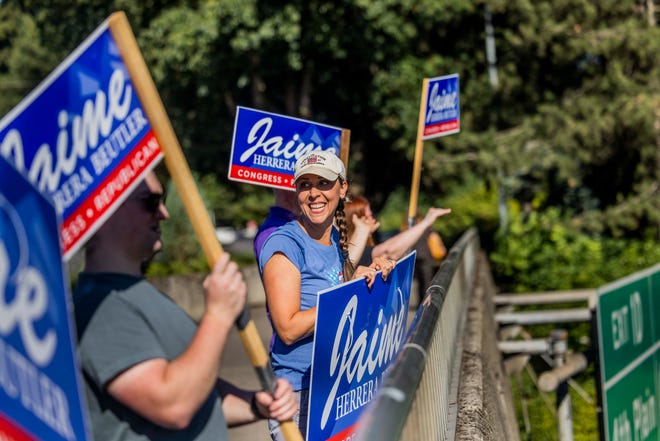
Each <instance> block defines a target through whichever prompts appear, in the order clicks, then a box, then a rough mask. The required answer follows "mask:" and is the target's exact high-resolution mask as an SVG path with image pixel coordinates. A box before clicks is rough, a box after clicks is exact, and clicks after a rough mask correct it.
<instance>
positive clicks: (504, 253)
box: [489, 208, 660, 292]
mask: <svg viewBox="0 0 660 441" xmlns="http://www.w3.org/2000/svg"><path fill="white" fill-rule="evenodd" d="M567 224H568V223H567V222H566V221H565V220H564V219H562V218H561V215H560V213H559V210H557V209H554V208H551V209H548V210H545V211H543V212H537V211H530V212H529V213H520V212H514V214H513V215H512V216H511V222H510V224H509V228H508V230H507V231H506V232H504V233H500V234H499V235H498V237H497V239H496V249H495V251H493V252H492V253H491V254H490V256H489V257H490V260H491V262H492V267H493V271H494V272H495V273H496V274H498V275H499V281H500V286H501V287H502V288H503V289H504V290H507V291H512V292H529V291H546V290H562V289H576V288H595V287H598V286H601V285H604V284H606V283H608V282H611V281H613V280H615V279H617V278H621V277H624V276H626V275H628V274H631V273H633V272H636V271H639V270H641V269H644V268H648V267H650V266H652V265H654V264H655V263H657V262H660V248H658V246H657V241H655V240H620V239H611V238H604V237H600V236H592V235H588V234H585V233H583V232H580V231H579V230H577V229H575V228H571V227H570V226H567Z"/></svg>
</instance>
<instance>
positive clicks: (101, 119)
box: [0, 69, 132, 214]
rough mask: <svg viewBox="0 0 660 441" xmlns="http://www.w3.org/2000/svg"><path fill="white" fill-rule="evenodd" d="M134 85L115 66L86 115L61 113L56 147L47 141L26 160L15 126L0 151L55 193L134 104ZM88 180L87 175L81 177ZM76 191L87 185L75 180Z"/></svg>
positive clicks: (63, 200)
mask: <svg viewBox="0 0 660 441" xmlns="http://www.w3.org/2000/svg"><path fill="white" fill-rule="evenodd" d="M131 99H132V88H131V85H130V83H128V82H127V80H126V77H125V76H124V72H123V71H122V70H121V69H115V71H114V72H113V73H112V75H111V76H110V81H109V83H108V90H107V94H106V91H103V90H99V91H97V92H96V95H95V98H94V99H88V100H86V101H85V103H84V104H83V109H82V115H75V114H74V115H72V116H73V117H72V118H70V116H69V113H68V111H67V110H66V109H62V110H60V111H59V113H58V117H57V125H58V127H59V133H58V135H57V141H56V145H55V151H54V152H53V151H52V150H51V146H50V145H48V144H47V143H43V144H42V145H41V146H39V148H38V149H37V152H36V154H35V155H34V158H33V159H32V163H31V164H26V163H25V151H24V148H23V139H22V137H21V133H20V132H19V131H18V130H16V129H11V130H9V131H8V132H7V134H6V136H5V137H4V139H3V140H2V143H0V154H1V155H2V156H4V157H5V158H6V159H7V160H8V161H9V162H12V163H13V164H14V165H15V167H16V168H17V169H18V170H19V171H21V172H24V171H26V169H27V173H26V175H27V177H28V179H29V181H30V182H32V184H34V185H35V186H36V187H37V188H39V190H41V191H47V192H48V193H53V192H54V191H55V190H57V189H58V188H60V181H61V179H62V176H65V177H69V176H70V175H71V174H72V173H73V172H74V170H76V168H77V166H78V161H79V160H84V159H85V158H87V155H88V151H89V150H90V149H92V150H93V149H96V148H97V147H98V145H99V138H100V137H103V138H105V137H107V136H108V134H109V133H110V130H111V129H112V124H113V122H114V121H115V120H117V121H123V120H124V119H125V118H126V116H127V115H128V111H129V109H130V106H131ZM80 181H81V182H83V183H84V182H85V179H84V177H83V179H81V180H80ZM72 185H74V187H73V189H74V190H75V191H83V190H84V188H85V187H84V186H82V185H81V186H78V185H77V181H76V182H75V183H72ZM72 201H73V198H70V199H69V198H60V203H64V204H67V203H68V204H70V203H72ZM67 207H68V205H65V206H61V205H60V204H58V205H57V207H56V208H57V210H58V213H60V214H61V213H62V212H63V211H64V209H66V208H67Z"/></svg>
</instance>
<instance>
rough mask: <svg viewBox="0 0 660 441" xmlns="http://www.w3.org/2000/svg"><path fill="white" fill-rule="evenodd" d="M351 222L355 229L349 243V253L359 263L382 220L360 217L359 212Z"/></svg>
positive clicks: (352, 259) (355, 262)
mask: <svg viewBox="0 0 660 441" xmlns="http://www.w3.org/2000/svg"><path fill="white" fill-rule="evenodd" d="M351 222H352V223H353V226H354V230H353V234H351V237H350V239H349V243H348V255H349V256H350V258H351V261H353V263H354V264H355V265H357V264H358V262H359V261H360V259H361V258H362V254H364V250H365V248H366V246H367V241H368V240H369V238H370V237H371V235H372V234H373V233H374V232H375V231H376V230H377V229H378V227H380V222H378V221H377V220H376V219H374V218H373V217H368V216H362V217H359V216H358V215H357V214H354V215H353V218H352V219H351Z"/></svg>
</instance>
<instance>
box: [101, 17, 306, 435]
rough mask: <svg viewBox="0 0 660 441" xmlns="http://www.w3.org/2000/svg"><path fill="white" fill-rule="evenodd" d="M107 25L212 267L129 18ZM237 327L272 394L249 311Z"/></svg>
mask: <svg viewBox="0 0 660 441" xmlns="http://www.w3.org/2000/svg"><path fill="white" fill-rule="evenodd" d="M108 21H109V28H110V32H111V33H112V36H113V37H114V39H115V42H116V43H117V47H118V49H119V52H120V53H121V56H122V58H123V60H124V64H125V65H126V68H127V69H128V72H129V74H130V77H131V80H132V82H133V85H134V86H135V91H136V92H137V94H138V96H139V98H140V101H141V102H142V106H143V109H144V111H145V113H146V114H147V118H148V119H149V122H150V123H151V126H152V128H153V130H154V133H155V135H156V138H157V139H158V142H159V144H160V146H161V148H162V150H163V153H164V156H165V165H166V166H167V169H168V171H169V173H170V176H171V177H172V180H173V181H174V185H176V188H177V191H178V193H179V195H180V196H181V200H182V202H183V205H184V207H185V209H186V213H188V217H189V218H190V222H191V223H192V226H193V229H194V230H195V234H196V235H197V238H198V239H199V242H200V244H201V246H202V250H203V251H204V256H205V257H206V260H207V262H208V264H209V266H213V265H214V264H215V262H216V261H217V260H218V258H220V256H221V255H222V253H223V250H222V246H221V245H220V242H219V241H218V239H217V237H216V235H215V229H214V228H213V224H212V222H211V218H210V217H209V214H208V212H207V211H206V208H205V207H204V203H203V201H202V198H201V196H200V194H199V191H198V190H197V185H196V184H195V181H194V179H193V177H192V173H191V172H190V168H189V167H188V163H187V161H186V158H185V156H184V155H183V151H182V150H181V146H180V145H179V141H178V139H177V137H176V135H175V133H174V129H173V128H172V124H171V123H170V120H169V117H168V116H167V112H166V111H165V106H164V105H163V102H162V100H161V99H160V95H159V94H158V91H157V90H156V85H155V84H154V81H153V78H151V74H150V73H149V69H148V68H147V65H146V63H145V62H144V59H143V58H142V54H141V52H140V49H139V47H138V44H137V40H136V39H135V36H134V35H133V31H132V30H131V27H130V24H129V23H128V19H127V18H126V14H125V13H124V12H123V11H120V12H115V13H114V14H112V15H111V16H110V18H109V20H108ZM236 326H237V328H238V331H239V334H240V337H241V341H242V342H243V346H245V349H246V351H247V353H248V357H249V358H250V362H251V363H252V366H254V368H255V370H256V371H257V376H258V377H259V380H260V382H261V386H262V387H263V388H264V389H265V390H269V391H271V393H272V392H273V391H274V389H275V375H274V373H273V370H272V367H271V365H270V360H269V357H268V353H267V352H266V349H265V348H264V345H263V343H262V341H261V338H260V337H259V333H258V332H257V328H256V326H255V324H254V321H253V320H252V319H251V317H250V314H249V312H248V310H247V309H246V308H244V309H243V311H242V313H241V315H240V316H239V318H238V319H237V320H236ZM281 428H282V433H283V435H284V437H285V439H287V440H288V441H294V440H302V436H301V434H300V431H299V430H298V427H297V426H296V425H295V423H293V421H286V422H283V423H282V425H281Z"/></svg>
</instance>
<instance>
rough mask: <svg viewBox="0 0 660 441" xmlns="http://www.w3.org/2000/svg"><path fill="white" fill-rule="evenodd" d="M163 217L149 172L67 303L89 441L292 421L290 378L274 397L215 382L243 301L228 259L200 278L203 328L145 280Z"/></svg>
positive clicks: (94, 243)
mask: <svg viewBox="0 0 660 441" xmlns="http://www.w3.org/2000/svg"><path fill="white" fill-rule="evenodd" d="M168 217H169V214H168V212H167V209H166V208H165V205H164V200H163V187H162V185H161V183H160V182H159V180H158V178H157V176H156V175H155V174H154V173H153V172H150V173H149V174H147V176H146V177H145V179H144V180H143V181H142V182H141V183H140V184H139V185H138V187H137V188H136V189H135V191H134V192H133V193H132V194H131V195H130V196H128V198H127V199H126V200H125V201H124V203H123V204H122V205H121V206H120V207H119V208H118V209H117V211H116V212H115V213H114V214H113V215H112V216H111V217H110V218H109V219H108V220H107V221H106V222H105V223H104V224H103V226H102V227H101V228H100V229H99V230H98V231H97V232H96V234H95V235H94V236H93V237H92V239H91V240H90V241H89V242H88V244H87V246H86V248H85V259H86V261H85V268H84V270H83V272H82V273H81V274H80V276H79V279H78V283H77V286H76V289H75V290H74V293H73V300H74V311H75V318H76V326H77V331H78V339H79V340H78V354H79V359H80V364H81V369H82V372H83V377H84V384H85V392H86V396H87V400H86V401H87V404H88V407H89V412H88V415H89V416H90V423H91V432H92V434H93V436H94V439H95V440H96V441H103V440H138V439H140V440H143V439H150V440H159V441H162V440H229V434H228V431H227V425H240V424H245V423H250V422H253V421H256V420H258V419H262V418H274V419H277V420H279V421H284V420H290V419H291V418H292V417H293V415H294V414H295V413H296V411H297V404H296V400H295V395H294V393H293V391H292V388H291V385H290V383H288V382H287V381H286V380H278V381H277V387H276V390H275V392H274V394H273V395H272V396H271V395H270V394H269V393H267V392H265V391H249V390H243V389H239V388H237V387H235V386H233V385H231V384H230V383H227V382H225V381H223V380H221V379H219V378H218V370H219V367H220V363H221V360H222V351H223V349H224V347H225V344H226V342H227V337H228V335H229V331H230V330H231V328H232V327H233V325H234V323H235V320H236V318H237V316H238V315H239V313H240V312H241V311H242V309H243V307H244V304H245V300H246V285H245V282H244V280H243V277H242V275H241V273H240V271H239V269H238V266H237V265H236V264H235V263H234V262H232V261H230V256H229V255H228V254H227V253H224V254H222V256H221V257H220V258H219V259H218V261H217V262H216V263H215V265H213V268H212V269H211V272H210V274H208V276H207V277H206V279H205V280H204V283H203V286H204V291H205V301H206V306H205V311H204V314H203V316H202V318H201V320H200V322H199V324H196V323H195V322H194V321H193V320H192V319H191V318H190V317H189V316H188V315H187V314H186V313H185V312H184V311H183V310H182V309H181V308H180V307H179V306H178V305H176V303H174V301H172V300H171V299H170V298H169V297H167V296H166V295H164V294H163V293H161V292H160V291H158V290H157V289H156V288H155V287H154V286H153V285H151V284H150V283H149V282H148V281H147V280H146V279H145V278H144V277H143V275H142V268H143V263H144V262H145V261H149V260H150V259H151V258H152V257H153V256H154V254H155V253H157V252H158V251H159V250H160V249H161V247H162V242H161V230H160V222H161V221H163V220H165V219H167V218H168Z"/></svg>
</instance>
